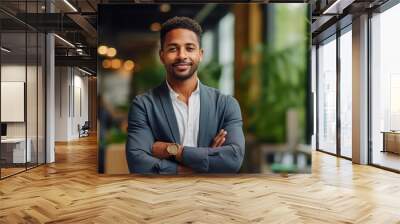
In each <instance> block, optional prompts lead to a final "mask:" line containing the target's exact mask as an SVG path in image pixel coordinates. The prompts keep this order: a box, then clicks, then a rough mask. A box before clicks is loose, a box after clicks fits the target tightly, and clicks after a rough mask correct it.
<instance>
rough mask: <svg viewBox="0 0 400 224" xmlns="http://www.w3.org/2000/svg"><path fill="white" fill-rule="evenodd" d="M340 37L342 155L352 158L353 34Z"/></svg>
mask: <svg viewBox="0 0 400 224" xmlns="http://www.w3.org/2000/svg"><path fill="white" fill-rule="evenodd" d="M348 28H349V30H346V29H345V30H344V31H343V32H344V33H343V34H342V35H341V36H340V154H341V156H345V157H348V158H351V156H352V150H351V145H352V144H351V141H352V137H351V136H352V125H351V124H352V96H353V95H352V66H351V65H352V49H351V48H352V33H351V26H350V27H348Z"/></svg>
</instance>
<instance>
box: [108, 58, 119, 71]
mask: <svg viewBox="0 0 400 224" xmlns="http://www.w3.org/2000/svg"><path fill="white" fill-rule="evenodd" d="M121 64H122V63H121V60H120V59H118V58H115V59H112V60H111V68H113V69H120V68H121Z"/></svg>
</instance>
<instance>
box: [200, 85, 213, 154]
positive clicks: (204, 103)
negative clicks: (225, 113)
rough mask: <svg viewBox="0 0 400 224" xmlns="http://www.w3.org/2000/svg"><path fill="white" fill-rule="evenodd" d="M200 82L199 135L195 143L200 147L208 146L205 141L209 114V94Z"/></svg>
mask: <svg viewBox="0 0 400 224" xmlns="http://www.w3.org/2000/svg"><path fill="white" fill-rule="evenodd" d="M199 84H200V119H199V135H198V137H197V145H198V146H200V147H208V146H209V145H208V144H209V143H208V142H207V141H206V133H207V131H208V130H207V127H208V125H207V121H208V115H209V108H210V105H209V101H210V99H209V96H208V92H207V89H206V88H205V86H204V85H203V84H201V82H199Z"/></svg>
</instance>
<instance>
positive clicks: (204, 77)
mask: <svg viewBox="0 0 400 224" xmlns="http://www.w3.org/2000/svg"><path fill="white" fill-rule="evenodd" d="M221 72H222V66H221V64H220V63H218V62H217V60H214V59H212V60H210V62H209V63H207V64H205V65H202V66H200V69H199V72H198V76H199V79H200V80H201V82H202V83H203V84H205V85H207V86H210V87H214V88H218V83H219V79H220V78H221Z"/></svg>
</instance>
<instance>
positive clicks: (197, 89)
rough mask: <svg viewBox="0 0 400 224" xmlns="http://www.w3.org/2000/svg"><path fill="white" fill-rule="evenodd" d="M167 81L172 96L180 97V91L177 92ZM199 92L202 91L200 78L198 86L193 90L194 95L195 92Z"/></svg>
mask: <svg viewBox="0 0 400 224" xmlns="http://www.w3.org/2000/svg"><path fill="white" fill-rule="evenodd" d="M165 82H166V83H167V86H168V89H169V94H170V96H171V97H172V98H173V99H175V98H178V96H179V93H177V92H175V91H174V90H173V89H172V87H171V86H170V85H169V83H168V81H167V80H165ZM199 92H200V80H199V79H197V87H196V89H195V90H194V91H193V93H192V95H193V94H197V93H199Z"/></svg>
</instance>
